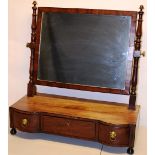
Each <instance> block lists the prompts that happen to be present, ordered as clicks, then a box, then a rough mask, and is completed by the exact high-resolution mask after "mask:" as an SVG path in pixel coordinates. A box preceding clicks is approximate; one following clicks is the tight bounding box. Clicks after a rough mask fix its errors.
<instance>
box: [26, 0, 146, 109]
mask: <svg viewBox="0 0 155 155" xmlns="http://www.w3.org/2000/svg"><path fill="white" fill-rule="evenodd" d="M32 9H33V14H32V26H31V28H32V33H31V42H30V43H28V44H27V47H29V48H30V49H31V58H30V81H29V83H28V89H27V95H28V96H34V95H35V94H36V85H43V86H50V87H59V88H68V89H77V90H85V91H93V92H102V93H114V94H123V95H130V100H129V109H135V101H136V85H137V74H138V60H139V57H140V54H135V51H136V53H137V51H140V46H141V45H140V44H141V40H140V39H141V35H142V15H143V6H140V11H139V12H136V11H118V10H117V11H116V10H98V9H77V8H53V7H38V13H37V7H36V3H35V2H34V6H33V7H32ZM44 12H55V13H56V12H59V13H60V12H61V13H72V14H74V13H79V14H88V13H89V14H103V15H118V16H119V15H122V16H130V17H131V27H130V38H129V48H130V49H132V50H129V51H130V52H129V54H128V56H129V58H128V63H127V64H128V65H127V74H126V80H125V89H124V90H121V89H113V88H104V87H95V86H85V85H79V84H67V83H61V82H55V81H46V80H39V79H37V73H38V58H39V47H40V34H41V22H42V13H44ZM137 13H138V14H139V20H138V26H137V31H136V23H137Z"/></svg>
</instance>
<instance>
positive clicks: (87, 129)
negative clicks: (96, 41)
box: [9, 96, 138, 154]
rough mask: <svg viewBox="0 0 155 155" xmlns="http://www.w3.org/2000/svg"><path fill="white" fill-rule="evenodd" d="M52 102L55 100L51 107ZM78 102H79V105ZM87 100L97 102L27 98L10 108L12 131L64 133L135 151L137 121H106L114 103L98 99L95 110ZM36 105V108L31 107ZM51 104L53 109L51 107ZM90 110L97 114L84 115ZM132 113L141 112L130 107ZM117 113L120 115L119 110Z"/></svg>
mask: <svg viewBox="0 0 155 155" xmlns="http://www.w3.org/2000/svg"><path fill="white" fill-rule="evenodd" d="M42 98H43V99H42ZM53 99H54V100H53ZM62 100H63V102H65V101H66V103H64V104H63V103H61V101H62ZM69 101H70V102H69ZM48 102H51V103H50V106H49V103H48ZM57 102H59V103H57ZM74 102H76V104H75V106H73V105H74ZM77 102H79V104H78V103H77ZM86 102H89V103H88V104H90V106H92V105H91V102H95V101H88V100H79V99H77V100H76V99H72V98H65V99H64V98H62V97H61V98H58V97H56V98H55V96H54V97H53V98H52V99H51V98H49V97H44V96H43V97H41V98H40V96H39V97H38V98H37V97H36V98H34V97H31V98H28V97H24V98H22V99H21V100H19V101H18V102H17V103H15V104H14V105H13V106H11V107H10V109H9V111H10V127H11V128H12V129H11V134H15V133H16V129H18V130H20V131H24V132H43V133H51V134H57V135H62V136H68V137H75V138H80V139H87V140H92V141H98V142H100V143H102V144H105V145H109V146H119V147H129V148H128V151H127V152H128V153H129V154H133V147H134V137H135V127H136V124H135V123H131V122H130V121H129V123H124V124H122V122H121V121H122V120H121V119H120V123H111V121H110V120H109V122H107V121H106V122H104V121H103V120H102V119H103V118H104V117H107V116H108V115H110V112H109V109H108V108H112V107H110V106H113V105H111V104H109V105H108V106H107V104H105V103H102V104H101V103H98V102H96V103H95V104H96V105H95V108H96V109H94V107H92V109H91V108H90V107H89V108H87V103H86ZM70 103H71V104H72V105H71V104H70ZM80 103H82V105H84V106H85V107H84V106H83V107H82V106H81V105H80ZM32 104H33V108H32V107H31V106H32ZM57 104H58V105H59V106H58V105H57ZM39 106H40V108H39ZM41 106H42V107H41ZM100 106H106V108H105V107H104V108H103V109H104V110H107V112H105V111H102V108H101V107H100ZM115 106H116V105H115ZM119 106H120V107H119V110H121V105H119ZM122 106H124V105H122ZM43 107H44V108H43ZM47 107H48V108H49V109H50V110H49V109H48V110H47ZM71 107H72V108H71ZM99 107H100V108H99ZM98 108H99V109H98ZM43 109H44V110H43ZM54 109H55V110H54ZM93 109H94V110H93ZM56 111H57V112H56ZM58 111H59V112H58ZM62 111H63V112H62ZM71 111H72V112H73V113H74V116H73V115H72V113H71ZM115 111H117V109H115ZM86 113H87V114H88V116H89V115H90V114H91V113H93V114H94V115H93V117H92V116H91V115H90V117H88V116H87V115H85V117H84V114H86ZM122 113H123V112H122ZM129 113H135V114H136V115H133V116H136V117H137V113H138V111H137V112H135V111H133V112H132V111H131V110H130V111H129ZM101 114H102V115H101ZM80 115H81V117H80ZM95 115H96V116H95ZM99 115H100V116H99ZM113 115H116V114H113ZM117 115H119V112H118V111H117ZM126 115H128V114H126ZM97 116H99V117H101V119H99V118H98V117H97ZM119 117H120V115H119ZM128 117H129V116H128ZM95 118H96V119H95ZM114 118H115V117H114ZM105 120H106V119H105ZM114 122H115V120H114ZM116 122H117V120H116Z"/></svg>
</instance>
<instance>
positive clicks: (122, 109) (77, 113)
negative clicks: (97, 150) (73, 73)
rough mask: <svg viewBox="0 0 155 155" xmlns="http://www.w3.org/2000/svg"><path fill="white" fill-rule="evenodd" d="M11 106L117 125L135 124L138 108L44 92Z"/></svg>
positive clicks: (22, 109) (28, 110) (29, 110)
mask: <svg viewBox="0 0 155 155" xmlns="http://www.w3.org/2000/svg"><path fill="white" fill-rule="evenodd" d="M11 107H12V108H15V109H17V110H21V111H26V112H31V113H37V112H38V113H39V112H45V113H51V114H57V115H64V116H70V117H74V118H76V117H79V118H86V119H93V120H98V121H101V122H103V123H110V124H117V125H123V124H124V125H126V124H136V121H137V117H138V113H139V108H140V106H138V105H137V106H136V110H129V109H128V105H127V104H120V103H115V102H106V101H95V100H87V99H79V98H72V97H62V96H56V95H45V94H37V95H36V96H34V97H27V96H24V97H23V98H21V99H20V100H19V101H17V102H16V103H15V104H13V105H12V106H11Z"/></svg>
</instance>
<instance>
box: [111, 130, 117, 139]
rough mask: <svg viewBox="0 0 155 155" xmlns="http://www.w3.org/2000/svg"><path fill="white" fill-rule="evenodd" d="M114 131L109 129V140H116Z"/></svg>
mask: <svg viewBox="0 0 155 155" xmlns="http://www.w3.org/2000/svg"><path fill="white" fill-rule="evenodd" d="M116 136H117V134H116V132H115V131H111V132H110V141H115V140H116Z"/></svg>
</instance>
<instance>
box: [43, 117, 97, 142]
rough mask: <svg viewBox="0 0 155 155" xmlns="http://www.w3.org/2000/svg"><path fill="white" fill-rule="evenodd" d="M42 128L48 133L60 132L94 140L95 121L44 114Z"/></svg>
mask: <svg viewBox="0 0 155 155" xmlns="http://www.w3.org/2000/svg"><path fill="white" fill-rule="evenodd" d="M41 130H42V131H44V132H48V133H54V134H60V135H64V136H71V137H77V138H85V139H92V140H94V139H95V138H96V137H95V122H91V121H83V120H77V119H70V118H63V117H55V116H42V117H41Z"/></svg>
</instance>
